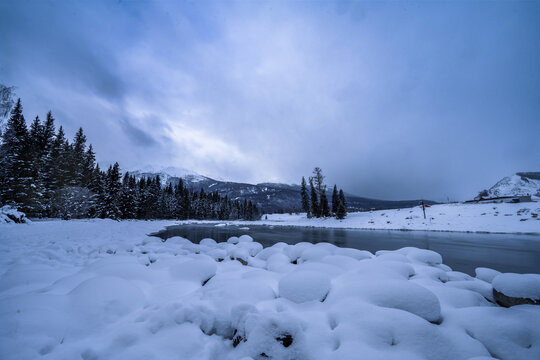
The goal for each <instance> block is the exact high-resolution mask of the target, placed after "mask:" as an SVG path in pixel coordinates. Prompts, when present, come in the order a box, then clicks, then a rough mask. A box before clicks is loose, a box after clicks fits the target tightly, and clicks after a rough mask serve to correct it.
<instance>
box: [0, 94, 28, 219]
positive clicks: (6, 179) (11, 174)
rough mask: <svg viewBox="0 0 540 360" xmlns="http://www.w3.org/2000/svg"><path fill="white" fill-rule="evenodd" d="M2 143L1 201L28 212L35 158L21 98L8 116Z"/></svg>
mask: <svg viewBox="0 0 540 360" xmlns="http://www.w3.org/2000/svg"><path fill="white" fill-rule="evenodd" d="M2 138H3V142H2V145H1V146H0V201H1V202H2V203H4V204H11V205H14V206H16V207H19V208H20V209H21V210H22V211H28V205H29V200H30V199H29V193H28V191H29V189H30V187H31V185H32V184H31V182H32V159H31V149H30V146H29V141H28V139H29V135H28V129H27V127H26V122H25V120H24V116H23V113H22V105H21V99H18V100H17V103H16V104H15V107H14V108H13V109H12V111H11V116H10V118H9V119H8V122H7V126H6V131H5V133H4V134H3V136H2Z"/></svg>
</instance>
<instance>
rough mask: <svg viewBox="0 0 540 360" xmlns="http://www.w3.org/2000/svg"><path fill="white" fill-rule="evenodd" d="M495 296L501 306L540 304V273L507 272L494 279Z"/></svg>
mask: <svg viewBox="0 0 540 360" xmlns="http://www.w3.org/2000/svg"><path fill="white" fill-rule="evenodd" d="M492 284H493V297H494V298H495V301H497V303H498V304H499V305H501V306H505V307H510V306H514V305H522V304H531V305H540V275H538V274H513V273H505V274H500V275H497V276H495V278H494V279H493V282H492Z"/></svg>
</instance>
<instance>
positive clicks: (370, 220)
mask: <svg viewBox="0 0 540 360" xmlns="http://www.w3.org/2000/svg"><path fill="white" fill-rule="evenodd" d="M185 222H188V223H192V222H194V221H185ZM199 222H206V223H208V222H209V221H199ZM214 223H219V222H214ZM232 223H233V224H240V225H248V226H249V224H253V225H276V226H280V225H282V226H312V227H329V228H357V229H385V230H434V231H470V232H493V233H529V234H540V203H539V202H530V203H518V204H505V203H502V204H441V205H433V206H431V207H429V208H426V219H424V215H423V213H422V208H421V207H419V206H417V207H414V208H409V209H394V210H378V211H369V212H355V213H350V214H348V215H347V217H346V218H345V219H344V220H337V219H335V218H328V219H308V218H306V214H298V215H294V214H293V215H289V214H270V215H263V217H262V220H260V221H254V222H245V221H234V222H232Z"/></svg>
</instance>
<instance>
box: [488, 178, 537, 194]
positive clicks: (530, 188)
mask: <svg viewBox="0 0 540 360" xmlns="http://www.w3.org/2000/svg"><path fill="white" fill-rule="evenodd" d="M517 195H531V196H536V197H540V172H518V173H515V174H514V175H511V176H506V177H504V178H502V179H501V180H499V181H498V182H497V183H496V184H495V185H493V186H492V187H491V188H490V189H489V190H488V196H489V197H498V196H517Z"/></svg>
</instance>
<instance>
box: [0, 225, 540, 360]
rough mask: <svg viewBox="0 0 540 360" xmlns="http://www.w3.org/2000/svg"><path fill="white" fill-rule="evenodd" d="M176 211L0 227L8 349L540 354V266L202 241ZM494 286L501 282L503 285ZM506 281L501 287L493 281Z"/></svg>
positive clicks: (260, 355)
mask: <svg viewBox="0 0 540 360" xmlns="http://www.w3.org/2000/svg"><path fill="white" fill-rule="evenodd" d="M170 224H171V222H170V221H122V222H117V221H112V220H72V221H61V220H57V221H41V222H33V223H29V224H22V225H21V224H8V225H2V226H1V227H0V230H1V232H0V253H2V257H0V308H1V309H2V311H1V312H0V322H1V323H2V324H3V326H2V329H1V331H0V357H1V358H2V359H6V360H9V359H20V360H26V359H28V360H30V359H38V358H47V359H75V358H82V359H111V360H120V359H126V358H129V359H163V360H166V359H178V358H182V359H208V360H216V359H223V360H227V359H230V360H233V359H244V360H265V359H268V358H270V359H283V360H287V359H291V360H292V359H296V360H308V359H309V360H318V359H320V360H323V359H340V360H347V359H351V360H353V359H358V356H359V354H362V358H363V359H372V360H377V359H390V360H392V359H394V360H398V359H399V360H404V359H411V360H412V359H414V360H420V359H426V360H428V359H429V360H472V359H475V360H479V359H493V358H497V359H504V360H518V359H519V360H526V359H531V360H532V359H537V358H539V356H540V328H539V327H538V326H536V324H538V323H540V306H536V305H517V306H513V307H511V308H504V307H501V306H498V305H496V304H495V298H494V291H493V290H494V289H495V287H496V288H497V291H499V290H500V291H503V292H506V293H507V294H509V295H510V296H514V297H523V298H528V299H532V301H538V299H540V275H537V274H532V275H526V276H525V275H519V274H500V273H499V272H497V271H495V270H491V269H487V268H479V269H477V271H476V276H470V275H467V274H465V273H461V272H458V271H452V269H451V268H450V267H448V266H447V265H445V264H444V262H443V259H442V258H441V256H440V255H439V254H438V253H436V252H434V251H431V250H422V249H417V248H412V247H407V248H402V249H399V250H395V251H377V252H376V253H371V252H368V251H364V250H356V249H350V248H340V247H337V246H334V245H332V244H329V243H318V244H311V243H305V242H304V243H298V244H296V245H287V244H285V243H277V244H275V245H273V246H271V247H266V248H263V246H262V245H261V244H259V243H257V242H256V239H255V241H253V239H252V238H251V237H249V236H246V235H243V236H241V237H240V238H236V237H233V238H230V239H229V241H228V242H223V243H216V242H215V241H214V240H211V239H204V240H202V241H201V243H200V244H196V243H192V242H190V241H189V240H187V239H183V238H179V237H173V238H170V239H168V241H167V242H166V243H163V242H161V239H159V238H156V237H149V236H146V235H145V234H148V233H151V232H155V231H157V230H159V229H161V228H163V227H164V226H167V225H170ZM492 283H493V285H492ZM496 283H497V285H495V284H496Z"/></svg>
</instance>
